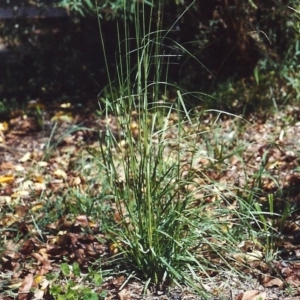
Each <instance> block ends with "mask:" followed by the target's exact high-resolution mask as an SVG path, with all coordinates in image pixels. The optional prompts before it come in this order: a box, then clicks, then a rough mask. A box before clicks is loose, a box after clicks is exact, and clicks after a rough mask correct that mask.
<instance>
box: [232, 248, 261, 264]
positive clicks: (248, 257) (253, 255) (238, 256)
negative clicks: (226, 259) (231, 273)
mask: <svg viewBox="0 0 300 300" xmlns="http://www.w3.org/2000/svg"><path fill="white" fill-rule="evenodd" d="M232 256H233V258H234V259H235V260H237V261H238V262H240V263H249V262H253V261H257V260H261V258H263V253H262V252H261V251H259V250H254V251H252V252H247V253H242V252H241V253H234V254H233V255H232Z"/></svg>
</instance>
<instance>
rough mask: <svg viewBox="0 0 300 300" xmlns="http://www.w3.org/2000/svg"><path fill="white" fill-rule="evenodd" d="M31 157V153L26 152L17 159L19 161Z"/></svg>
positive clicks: (24, 160)
mask: <svg viewBox="0 0 300 300" xmlns="http://www.w3.org/2000/svg"><path fill="white" fill-rule="evenodd" d="M30 158H31V153H30V152H27V153H25V154H24V155H23V156H22V157H21V158H20V159H19V160H18V161H19V162H26V161H28V160H29V159H30Z"/></svg>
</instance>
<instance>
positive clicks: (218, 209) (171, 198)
mask: <svg viewBox="0 0 300 300" xmlns="http://www.w3.org/2000/svg"><path fill="white" fill-rule="evenodd" d="M136 5H137V6H136V14H135V32H134V38H132V36H131V35H130V34H129V32H130V30H129V27H128V23H127V19H126V13H124V24H121V25H120V26H118V27H117V30H118V34H119V37H120V43H119V49H118V51H117V55H116V57H117V61H118V64H117V76H116V79H115V80H114V81H113V80H112V79H111V75H110V74H111V72H110V71H111V70H109V67H108V66H107V71H108V74H109V79H110V84H109V86H108V88H107V89H106V94H105V93H104V95H101V101H102V103H103V104H104V109H103V114H104V116H106V119H107V126H106V132H105V133H103V134H102V136H101V137H100V149H101V151H100V157H99V158H98V159H97V160H98V162H99V163H100V165H101V166H102V168H103V170H104V172H105V176H104V178H103V181H106V184H107V186H108V189H107V190H108V193H107V199H108V201H110V203H111V218H112V219H113V222H109V223H107V224H105V222H104V224H103V226H104V228H105V229H106V232H107V235H108V236H109V237H110V239H111V240H112V244H111V252H112V254H115V255H114V256H113V258H112V261H113V262H114V263H116V265H118V268H119V270H120V271H122V272H123V271H126V272H127V273H128V274H129V278H130V277H136V278H139V279H142V280H143V281H144V282H145V289H146V288H147V287H148V286H149V285H152V286H155V287H156V289H161V288H166V287H168V286H169V285H170V284H171V283H173V282H175V283H176V284H178V285H181V284H183V283H184V284H187V285H189V286H191V287H192V288H193V289H194V290H196V291H197V292H198V293H201V294H202V295H203V294H205V289H204V288H203V286H202V281H201V278H202V277H201V276H206V277H209V276H210V275H211V274H213V273H214V272H215V271H216V269H218V270H219V271H220V270H222V269H226V268H227V269H228V267H230V264H229V263H228V262H227V261H226V259H225V257H227V258H228V257H229V253H230V252H232V251H233V249H236V248H237V245H238V242H239V241H241V240H244V239H245V238H247V237H249V236H250V235H251V230H252V228H251V221H249V219H251V218H254V219H255V215H254V214H252V211H251V209H252V210H253V208H251V207H250V206H247V208H249V210H246V211H244V210H241V212H239V211H238V208H239V205H238V204H237V205H236V208H232V207H231V208H230V210H229V209H227V206H232V205H230V204H231V203H230V200H228V199H226V197H227V195H229V198H230V197H231V198H234V201H236V202H239V201H241V205H242V202H243V200H242V199H241V198H238V196H237V195H235V194H234V193H233V191H232V190H231V189H230V188H229V187H224V186H222V184H219V183H217V182H214V181H213V180H211V179H210V178H209V177H206V176H205V174H203V172H202V171H201V169H197V168H196V167H195V160H196V159H197V157H196V154H197V152H198V150H197V147H198V146H197V143H198V144H199V141H200V138H199V134H198V132H200V130H197V126H199V125H198V124H197V123H194V121H193V120H194V119H193V118H192V117H191V114H190V112H188V111H187V109H186V107H185V104H184V100H183V96H182V95H183V92H182V91H180V88H178V87H177V90H178V91H177V98H176V100H175V101H173V102H167V101H165V100H162V99H163V97H162V95H166V94H167V93H166V89H167V87H168V80H167V79H168V78H167V73H168V72H167V71H168V70H167V69H168V56H167V55H165V54H164V53H163V50H162V49H163V47H164V41H165V39H166V38H167V33H166V32H163V31H162V30H161V22H162V19H161V18H162V15H163V12H162V10H163V1H162V0H161V1H159V3H158V4H156V5H157V6H154V3H152V5H150V6H147V9H146V7H145V5H144V3H141V2H138V3H137V4H136ZM155 7H157V8H158V10H157V11H156V10H155V9H156V8H155ZM152 19H155V20H157V23H156V29H155V30H154V31H153V29H152V25H153V22H152V23H151V24H150V23H149V21H147V20H152ZM120 28H123V29H124V33H122V31H121V29H120ZM100 32H101V26H100ZM132 40H134V42H132ZM102 43H103V47H104V48H105V41H103V40H102ZM132 45H134V46H132ZM134 62H135V63H134ZM172 88H174V86H172ZM107 95H109V96H107ZM218 113H220V112H218ZM112 116H113V117H112ZM111 118H114V120H115V124H114V126H115V128H114V130H112V129H111V126H110V124H109V122H110V120H111ZM196 120H197V119H196ZM196 122H199V120H197V121H196ZM116 129H117V132H118V134H116ZM120 137H121V140H120ZM218 145H219V146H218ZM221 146H222V143H221V142H220V143H219V144H218V143H217V147H215V148H212V149H216V151H213V152H214V156H215V157H214V158H213V159H210V158H207V159H209V160H211V164H212V169H215V170H218V169H219V166H220V165H221V164H222V163H223V162H224V161H225V160H227V159H228V158H229V157H230V156H232V155H235V154H236V153H237V152H240V151H242V150H241V149H239V150H232V149H230V153H229V152H228V151H227V150H226V149H223V147H221ZM212 147H214V146H212ZM208 148H209V147H208ZM226 151H227V152H228V153H226ZM199 195H200V197H199ZM205 197H211V198H213V199H214V201H213V202H212V201H208V202H206V201H205ZM232 201H233V200H232ZM227 204H228V205H227ZM254 210H255V209H254ZM239 219H240V220H245V221H244V222H239ZM254 221H255V222H256V221H257V220H254ZM258 222H259V221H258ZM228 224H229V225H230V226H228ZM233 224H234V229H233V230H232V231H230V227H231V226H232V225H233ZM245 224H248V228H244V227H243V226H244V225H245ZM105 225H107V226H105ZM239 234H242V235H243V236H240V235H239ZM246 236H247V237H246ZM126 282H127V281H126Z"/></svg>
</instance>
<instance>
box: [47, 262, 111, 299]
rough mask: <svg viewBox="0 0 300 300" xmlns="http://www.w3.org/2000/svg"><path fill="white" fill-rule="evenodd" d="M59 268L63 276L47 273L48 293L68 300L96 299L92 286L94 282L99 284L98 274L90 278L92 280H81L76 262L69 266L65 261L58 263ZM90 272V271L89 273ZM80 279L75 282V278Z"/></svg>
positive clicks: (101, 294) (96, 295) (101, 295)
mask: <svg viewBox="0 0 300 300" xmlns="http://www.w3.org/2000/svg"><path fill="white" fill-rule="evenodd" d="M60 270H61V273H62V275H63V276H62V277H63V278H59V277H58V275H53V274H51V273H50V274H49V275H48V276H47V277H48V280H50V282H51V285H50V290H49V293H50V295H52V296H53V297H54V299H58V300H60V299H68V300H79V299H84V300H98V299H99V297H98V294H97V293H96V292H94V291H93V289H92V287H90V286H92V285H93V284H95V285H96V286H98V285H99V283H102V281H101V280H99V279H100V278H101V275H100V274H97V276H96V275H95V276H94V277H93V278H90V279H92V280H90V281H88V280H85V281H82V278H80V276H81V273H80V268H79V265H78V263H73V265H72V266H70V265H69V264H67V263H62V264H61V265H60ZM91 274H92V273H91ZM91 274H88V276H89V277H91ZM78 278H79V279H80V280H79V282H77V279H78ZM99 296H100V299H101V298H102V297H105V293H100V295H99Z"/></svg>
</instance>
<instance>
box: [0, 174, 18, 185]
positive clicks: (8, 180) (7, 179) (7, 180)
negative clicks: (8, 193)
mask: <svg viewBox="0 0 300 300" xmlns="http://www.w3.org/2000/svg"><path fill="white" fill-rule="evenodd" d="M14 179H15V177H14V176H13V175H3V176H0V183H11V182H13V181H14Z"/></svg>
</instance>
